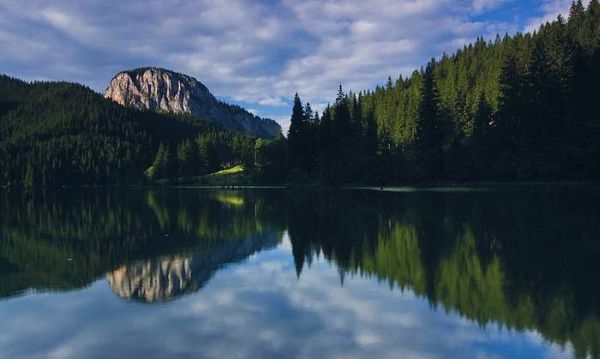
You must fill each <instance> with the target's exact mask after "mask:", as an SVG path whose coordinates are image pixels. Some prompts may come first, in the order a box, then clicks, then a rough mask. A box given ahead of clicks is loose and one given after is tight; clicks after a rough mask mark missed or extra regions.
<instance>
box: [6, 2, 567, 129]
mask: <svg viewBox="0 0 600 359" xmlns="http://www.w3.org/2000/svg"><path fill="white" fill-rule="evenodd" d="M511 3H513V2H512V1H510V0H458V1H456V0H371V1H364V0H345V1H338V0H318V1H317V0H308V1H295V0H270V1H264V2H257V1H252V0H231V1H210V0H177V1H173V2H164V1H158V0H129V1H117V0H105V1H91V0H83V1H80V2H78V3H77V5H76V6H75V5H73V2H72V1H68V0H53V1H47V0H30V1H16V0H0V52H1V53H2V56H1V57H0V68H1V69H2V71H5V72H7V73H8V74H10V75H13V76H17V77H22V78H25V79H28V80H32V79H41V78H49V79H62V80H68V81H76V82H81V83H84V84H87V85H89V86H90V87H92V88H94V89H96V90H97V91H103V90H104V88H105V87H106V85H107V84H108V81H109V80H110V78H111V77H112V76H113V75H114V74H115V73H117V72H118V71H121V70H123V69H128V68H134V67H140V66H148V65H155V66H162V67H166V68H169V69H173V70H175V71H180V72H184V73H188V74H190V75H193V76H195V77H197V78H198V79H199V80H200V81H202V82H203V83H205V84H206V85H207V86H208V88H209V89H210V90H211V91H212V92H213V93H215V94H216V95H217V96H219V97H221V98H223V99H225V100H227V101H233V102H236V103H244V104H247V105H249V106H250V107H252V108H255V109H257V110H258V111H259V112H261V113H263V114H265V115H267V116H268V117H276V118H280V117H282V116H283V115H284V114H286V115H287V114H288V113H289V106H290V98H291V96H292V95H293V94H294V93H295V92H298V93H300V95H301V96H302V98H303V100H305V101H309V102H311V103H327V102H329V101H330V100H331V99H332V98H333V96H334V95H335V92H336V89H337V86H338V84H340V83H342V84H343V85H344V88H345V89H346V90H354V91H359V90H363V89H370V88H373V87H374V86H375V85H377V84H380V83H383V82H385V80H386V79H387V77H388V76H392V77H394V78H395V77H397V76H398V75H399V74H404V75H407V74H410V73H411V72H412V71H413V70H414V69H416V68H418V67H420V66H421V65H423V64H424V63H425V62H426V61H427V60H428V59H430V58H431V57H432V56H439V55H441V54H442V52H452V51H454V50H455V49H456V48H457V47H460V46H462V45H464V44H465V43H466V42H469V41H472V40H473V39H474V38H475V37H476V36H479V35H483V36H486V37H489V38H492V37H493V36H494V35H495V33H497V32H500V33H504V32H507V31H508V32H514V31H516V30H517V29H520V28H522V26H523V24H522V23H517V22H516V20H515V21H512V20H506V19H504V20H502V21H499V20H498V19H496V18H494V16H493V15H490V16H487V15H486V14H487V13H488V12H490V11H492V10H496V9H500V8H502V7H504V6H506V5H507V4H511ZM547 3H548V4H546V5H545V6H547V7H548V8H549V9H550V10H548V11H550V12H552V9H551V7H552V5H550V3H554V1H548V2H547ZM561 3H562V2H561ZM482 14H483V15H482ZM484 15H485V16H484Z"/></svg>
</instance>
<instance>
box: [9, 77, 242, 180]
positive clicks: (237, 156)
mask: <svg viewBox="0 0 600 359" xmlns="http://www.w3.org/2000/svg"><path fill="white" fill-rule="evenodd" d="M206 139H208V140H206ZM209 140H210V141H209ZM219 141H220V142H219ZM206 142H208V143H209V145H212V146H213V147H219V149H220V151H212V152H210V153H206V158H205V162H206V163H208V164H209V166H207V167H206V168H204V169H203V168H200V166H198V168H197V170H196V169H193V168H191V167H190V166H194V165H196V164H195V163H194V164H192V163H189V164H186V165H188V166H186V168H188V169H190V170H192V169H193V170H195V171H196V172H197V173H202V171H209V170H212V169H214V168H219V167H220V166H221V165H222V164H224V163H234V162H236V161H241V153H242V152H243V151H242V150H241V147H243V146H246V147H252V146H253V140H252V139H251V138H250V137H249V136H248V135H244V134H240V133H238V132H235V131H229V130H223V129H221V128H219V127H216V126H215V125H210V124H208V123H206V122H204V121H202V120H199V119H196V118H192V117H186V116H175V115H168V114H158V113H154V112H150V111H139V110H133V109H128V108H125V107H122V106H119V105H117V104H115V103H113V102H112V101H109V100H106V99H104V98H103V97H102V96H101V95H100V94H97V93H96V92H94V91H92V90H90V89H89V88H87V87H84V86H81V85H77V84H72V83H61V82H59V83H54V82H39V83H26V82H23V81H20V80H17V79H13V78H10V77H7V76H0V158H1V159H2V161H0V184H1V185H3V186H4V185H9V184H13V185H24V186H26V187H30V186H39V185H63V184H106V183H115V182H129V183H131V182H135V181H140V180H142V179H143V176H144V171H145V170H146V169H147V168H148V167H149V166H150V165H151V164H152V163H153V160H154V157H155V154H156V153H157V150H158V148H159V147H160V145H161V144H163V146H162V147H163V148H164V149H165V151H166V155H167V157H169V158H167V161H166V162H165V163H164V165H165V168H164V169H160V170H162V173H160V174H161V175H164V176H167V175H168V176H176V175H179V174H180V173H179V172H178V169H179V168H180V167H183V165H184V163H181V165H178V163H176V162H177V161H176V158H177V155H176V152H177V149H179V147H185V146H186V145H187V146H190V145H191V144H194V152H195V151H196V150H195V149H196V148H197V146H195V145H196V144H201V143H202V144H205V145H206ZM210 166H212V167H210ZM167 171H169V173H167Z"/></svg>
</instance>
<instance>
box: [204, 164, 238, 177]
mask: <svg viewBox="0 0 600 359" xmlns="http://www.w3.org/2000/svg"><path fill="white" fill-rule="evenodd" d="M243 172H244V166H242V165H238V166H235V167H231V168H226V169H224V170H220V171H218V172H215V173H211V174H209V176H229V175H240V174H242V173H243Z"/></svg>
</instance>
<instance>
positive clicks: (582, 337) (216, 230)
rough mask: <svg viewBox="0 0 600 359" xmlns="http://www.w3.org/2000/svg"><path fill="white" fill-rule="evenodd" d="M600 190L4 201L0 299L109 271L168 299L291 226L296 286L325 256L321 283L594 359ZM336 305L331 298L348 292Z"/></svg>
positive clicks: (117, 288)
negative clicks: (326, 276) (392, 298)
mask: <svg viewBox="0 0 600 359" xmlns="http://www.w3.org/2000/svg"><path fill="white" fill-rule="evenodd" d="M59 198H60V199H59ZM599 199H600V196H599V192H598V190H597V189H596V188H592V187H585V188H564V187H552V188H540V187H533V188H497V189H494V190H491V191H483V192H479V191H478V192H448V193H446V192H418V193H411V192H408V193H379V192H371V191H349V190H346V191H280V190H270V191H206V190H203V191H194V190H169V191H145V190H134V191H126V192H115V191H104V192H103V191H83V192H78V193H72V194H71V195H65V193H62V194H60V196H52V195H46V196H34V197H32V198H26V199H23V198H19V199H15V198H14V197H11V198H8V197H7V198H5V200H4V201H1V203H2V204H1V206H2V207H0V209H1V210H2V212H1V213H2V219H1V227H0V236H1V237H0V295H2V296H3V297H12V296H15V295H19V294H21V293H23V292H25V291H27V290H29V289H34V290H37V291H45V290H52V291H56V290H65V289H74V288H81V287H84V286H86V285H89V284H90V283H93V282H94V281H95V280H96V279H98V278H102V277H103V276H106V279H107V282H108V283H109V285H110V287H111V289H112V291H113V292H114V293H115V294H117V295H118V296H119V297H122V298H127V299H134V300H137V301H142V302H165V301H169V300H172V299H175V298H180V297H181V296H183V295H185V294H188V293H193V292H197V291H199V290H200V289H201V288H204V287H205V286H206V285H207V283H209V281H210V280H211V278H213V277H214V275H215V274H216V273H217V272H218V271H219V270H220V269H222V268H226V267H228V266H229V265H231V264H233V263H239V262H243V261H246V260H248V258H250V257H252V256H253V255H255V254H257V253H261V252H262V251H265V250H267V249H271V248H274V247H276V246H277V245H278V244H280V243H281V241H282V238H283V237H284V233H286V232H287V233H288V234H289V244H290V245H291V254H292V255H293V263H294V267H295V268H294V271H295V276H297V277H298V278H299V280H300V282H299V283H302V282H303V281H310V279H307V275H309V277H308V278H310V274H307V273H310V272H311V271H312V269H307V268H308V267H310V266H311V264H312V263H313V262H314V261H317V258H324V259H325V261H326V262H328V263H329V264H333V265H335V267H336V268H337V273H338V274H337V275H338V279H337V281H336V282H337V284H336V285H335V286H333V287H331V288H330V290H331V291H332V292H335V291H338V290H340V288H343V287H339V283H342V284H344V282H347V281H348V280H349V279H348V278H357V277H360V278H367V279H368V278H374V279H376V280H378V281H380V282H382V283H385V285H386V286H387V287H390V288H392V290H393V291H396V290H399V291H405V290H408V291H410V292H411V293H414V294H415V295H416V296H418V297H420V298H423V300H425V301H427V302H428V303H429V305H431V306H433V307H438V308H443V309H444V310H445V311H447V312H453V313H458V314H459V315H460V316H462V317H464V318H467V319H468V320H470V321H474V322H476V323H478V324H479V325H481V326H483V327H485V326H487V325H489V324H490V323H495V324H499V325H501V326H506V327H508V328H510V329H514V330H518V331H522V330H534V331H536V332H539V333H540V334H541V335H542V336H543V337H544V339H545V340H547V341H551V342H554V343H557V344H560V345H567V344H569V345H572V347H573V350H574V352H575V355H576V356H578V357H585V356H586V355H590V356H592V357H594V358H599V357H600V348H599V345H600V339H599V338H600V318H599V315H600V312H599V309H600V286H598V275H599V274H600V262H598V261H597V258H598V255H599V254H600V238H599V234H600V206H599V203H600V201H599ZM241 268H242V269H243V268H244V267H241ZM248 273H254V274H255V275H258V276H260V275H261V272H260V271H248ZM246 281H247V282H251V281H252V280H251V279H249V278H248V279H246ZM274 285H275V284H274ZM312 285H315V286H316V284H314V283H312ZM346 290H347V291H352V290H353V289H352V288H346ZM348 293H349V292H348ZM352 293H353V294H352V295H354V296H356V295H359V294H360V293H358V292H352ZM200 295H202V294H200ZM380 295H381V296H383V294H380ZM274 297H276V295H275V294H273V293H272V294H271V295H270V296H269V298H264V299H265V302H266V303H271V302H272V301H273V300H275V299H274ZM336 300H337V301H338V302H336V303H333V304H334V305H339V306H340V307H343V306H344V305H348V304H349V302H348V303H344V301H349V300H350V299H349V298H347V299H344V296H340V297H337V299H336ZM329 310H330V311H334V309H329ZM374 310H376V311H382V312H386V313H389V315H393V314H394V312H395V311H399V309H397V308H394V306H393V304H388V305H387V306H385V307H382V308H376V309H374ZM290 315H291V314H290V313H289V311H286V312H285V316H290ZM330 334H331V333H330ZM367 339H369V338H367ZM367 339H365V338H363V339H362V340H367ZM371 339H373V338H371Z"/></svg>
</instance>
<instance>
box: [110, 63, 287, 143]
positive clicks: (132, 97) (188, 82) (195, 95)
mask: <svg viewBox="0 0 600 359" xmlns="http://www.w3.org/2000/svg"><path fill="white" fill-rule="evenodd" d="M104 97H106V98H108V99H111V100H113V101H114V102H116V103H118V104H120V105H123V106H129V107H134V108H137V109H141V110H152V111H164V112H169V113H175V114H188V115H192V116H196V117H199V118H202V119H205V120H207V121H211V122H215V123H217V124H219V125H221V126H223V127H226V128H231V129H237V130H242V131H246V132H248V133H250V134H252V135H255V136H259V137H274V136H275V135H277V133H279V132H280V131H281V127H280V126H279V125H278V124H277V123H276V122H275V121H273V120H269V119H263V118H260V117H258V116H255V115H253V114H251V113H250V112H248V111H246V110H245V109H243V108H241V107H239V106H235V105H229V104H226V103H224V102H222V101H219V100H218V99H217V98H215V97H214V96H213V95H212V94H211V93H210V91H208V89H207V88H206V86H204V85H203V84H202V83H201V82H199V81H198V80H196V79H195V78H193V77H191V76H187V75H184V74H180V73H176V72H173V71H170V70H165V69H161V68H155V67H145V68H139V69H135V70H131V71H123V72H119V73H118V74H117V75H115V77H113V78H112V80H111V81H110V83H109V85H108V88H107V89H106V92H105V93H104Z"/></svg>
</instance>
